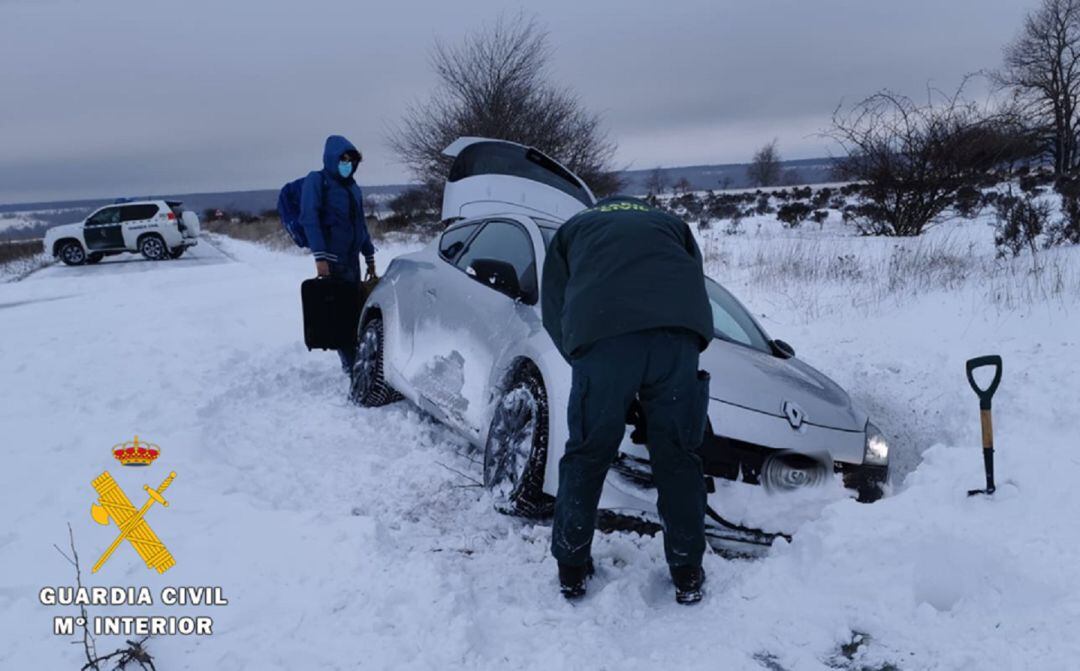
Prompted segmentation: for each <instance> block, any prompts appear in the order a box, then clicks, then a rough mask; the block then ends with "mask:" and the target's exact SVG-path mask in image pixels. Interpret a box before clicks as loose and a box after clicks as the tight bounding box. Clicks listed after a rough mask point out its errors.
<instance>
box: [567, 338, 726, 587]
mask: <svg viewBox="0 0 1080 671" xmlns="http://www.w3.org/2000/svg"><path fill="white" fill-rule="evenodd" d="M698 342H699V340H698V336H697V335H695V334H692V333H690V332H688V331H682V330H675V329H670V330H669V329H656V330H650V331H641V332H637V333H629V334H626V335H620V336H615V337H612V338H605V339H603V340H600V341H597V342H596V343H593V344H592V345H589V346H588V347H587V348H586V349H585V351H584V352H582V353H580V354H579V355H577V356H575V358H574V359H573V360H572V361H571V362H570V363H571V366H572V368H573V381H572V383H571V389H570V402H569V408H568V411H569V412H568V421H569V430H570V439H569V440H568V441H567V443H566V453H565V454H564V455H563V458H562V460H561V461H560V462H559V491H558V496H557V498H556V501H555V520H554V524H553V527H552V532H551V551H552V554H553V555H555V558H556V559H557V560H558V561H560V562H562V563H564V564H572V565H578V566H580V565H582V564H584V563H585V562H586V561H587V560H588V558H589V556H590V552H591V545H592V537H593V531H594V529H595V527H596V510H597V505H598V503H599V501H600V492H601V490H602V488H603V486H604V478H605V476H606V475H607V470H608V467H609V466H610V465H611V463H612V462H613V461H614V460H615V457H616V456H617V454H618V449H619V444H620V443H621V442H622V440H623V436H624V435H625V433H626V414H627V411H628V410H629V408H630V403H631V402H632V401H633V400H634V397H635V396H637V397H638V398H639V399H640V401H641V405H642V407H643V408H644V411H645V423H646V428H647V438H646V442H647V445H648V448H649V459H650V461H651V463H652V472H653V479H654V481H655V483H656V488H657V492H658V496H657V508H658V510H659V512H660V517H661V520H662V523H663V527H664V553H665V555H666V558H667V561H668V564H670V565H672V566H698V565H700V564H701V556H702V554H704V552H705V480H704V476H703V474H702V471H701V458H700V457H699V456H698V449H699V448H700V447H701V442H702V440H703V439H704V434H705V422H706V411H707V406H708V392H709V386H708V376H706V375H704V374H703V376H702V377H701V378H699V376H698V359H699V357H698Z"/></svg>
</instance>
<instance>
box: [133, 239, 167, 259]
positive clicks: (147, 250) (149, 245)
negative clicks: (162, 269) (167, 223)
mask: <svg viewBox="0 0 1080 671" xmlns="http://www.w3.org/2000/svg"><path fill="white" fill-rule="evenodd" d="M139 253H140V254H142V255H143V256H144V257H146V258H147V259H149V260H151V261H161V260H162V259H164V258H166V257H168V255H169V250H168V247H166V246H165V241H164V240H162V239H161V236H159V235H154V234H152V233H151V234H148V235H144V236H143V237H142V238H140V239H139Z"/></svg>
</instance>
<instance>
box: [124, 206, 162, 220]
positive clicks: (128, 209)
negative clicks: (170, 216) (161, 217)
mask: <svg viewBox="0 0 1080 671" xmlns="http://www.w3.org/2000/svg"><path fill="white" fill-rule="evenodd" d="M157 213H158V206H157V205H154V204H153V203H148V204H144V205H125V206H123V207H121V208H120V221H143V220H144V219H153V218H154V216H155V215H157Z"/></svg>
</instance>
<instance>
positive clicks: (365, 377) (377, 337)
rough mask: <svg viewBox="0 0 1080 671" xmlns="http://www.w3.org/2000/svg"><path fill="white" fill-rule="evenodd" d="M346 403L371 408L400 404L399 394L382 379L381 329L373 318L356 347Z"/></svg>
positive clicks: (365, 327) (377, 320)
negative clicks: (398, 402)
mask: <svg viewBox="0 0 1080 671" xmlns="http://www.w3.org/2000/svg"><path fill="white" fill-rule="evenodd" d="M350 382H351V384H350V386H349V400H351V401H352V402H353V403H355V404H357V405H360V406H363V407H365V408H374V407H377V406H380V405H386V404H387V403H393V402H394V401H398V400H400V399H401V398H402V397H401V394H399V393H397V392H396V391H394V389H393V388H392V387H391V386H390V385H389V384H387V382H386V378H385V377H384V376H383V325H382V319H379V318H378V317H376V318H375V319H372V320H371V321H369V322H368V323H367V324H365V325H364V328H363V330H362V331H361V332H360V337H359V338H357V343H356V360H355V361H354V362H353V367H352V371H351V375H350Z"/></svg>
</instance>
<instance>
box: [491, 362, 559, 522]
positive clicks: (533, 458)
mask: <svg viewBox="0 0 1080 671" xmlns="http://www.w3.org/2000/svg"><path fill="white" fill-rule="evenodd" d="M547 448H548V398H547V391H546V390H545V389H544V382H543V380H541V379H540V374H539V373H538V372H537V371H536V370H535V369H533V368H528V367H527V368H522V369H520V370H519V371H518V372H517V373H516V374H515V375H514V377H513V378H512V379H511V381H510V383H509V385H507V387H506V390H505V391H504V392H503V394H502V396H501V398H499V401H498V403H497V404H496V406H495V414H494V416H493V417H492V418H491V426H490V427H489V428H488V437H487V443H486V444H485V445H484V487H486V488H487V489H488V490H489V491H491V493H492V495H493V496H494V497H495V507H496V508H497V509H498V510H499V511H500V512H504V513H507V514H511V515H520V516H522V517H532V518H538V517H548V516H550V515H551V514H552V513H553V512H554V509H555V499H554V497H552V496H551V495H549V494H545V493H544V489H543V488H544V470H545V468H546V467H547Z"/></svg>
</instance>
